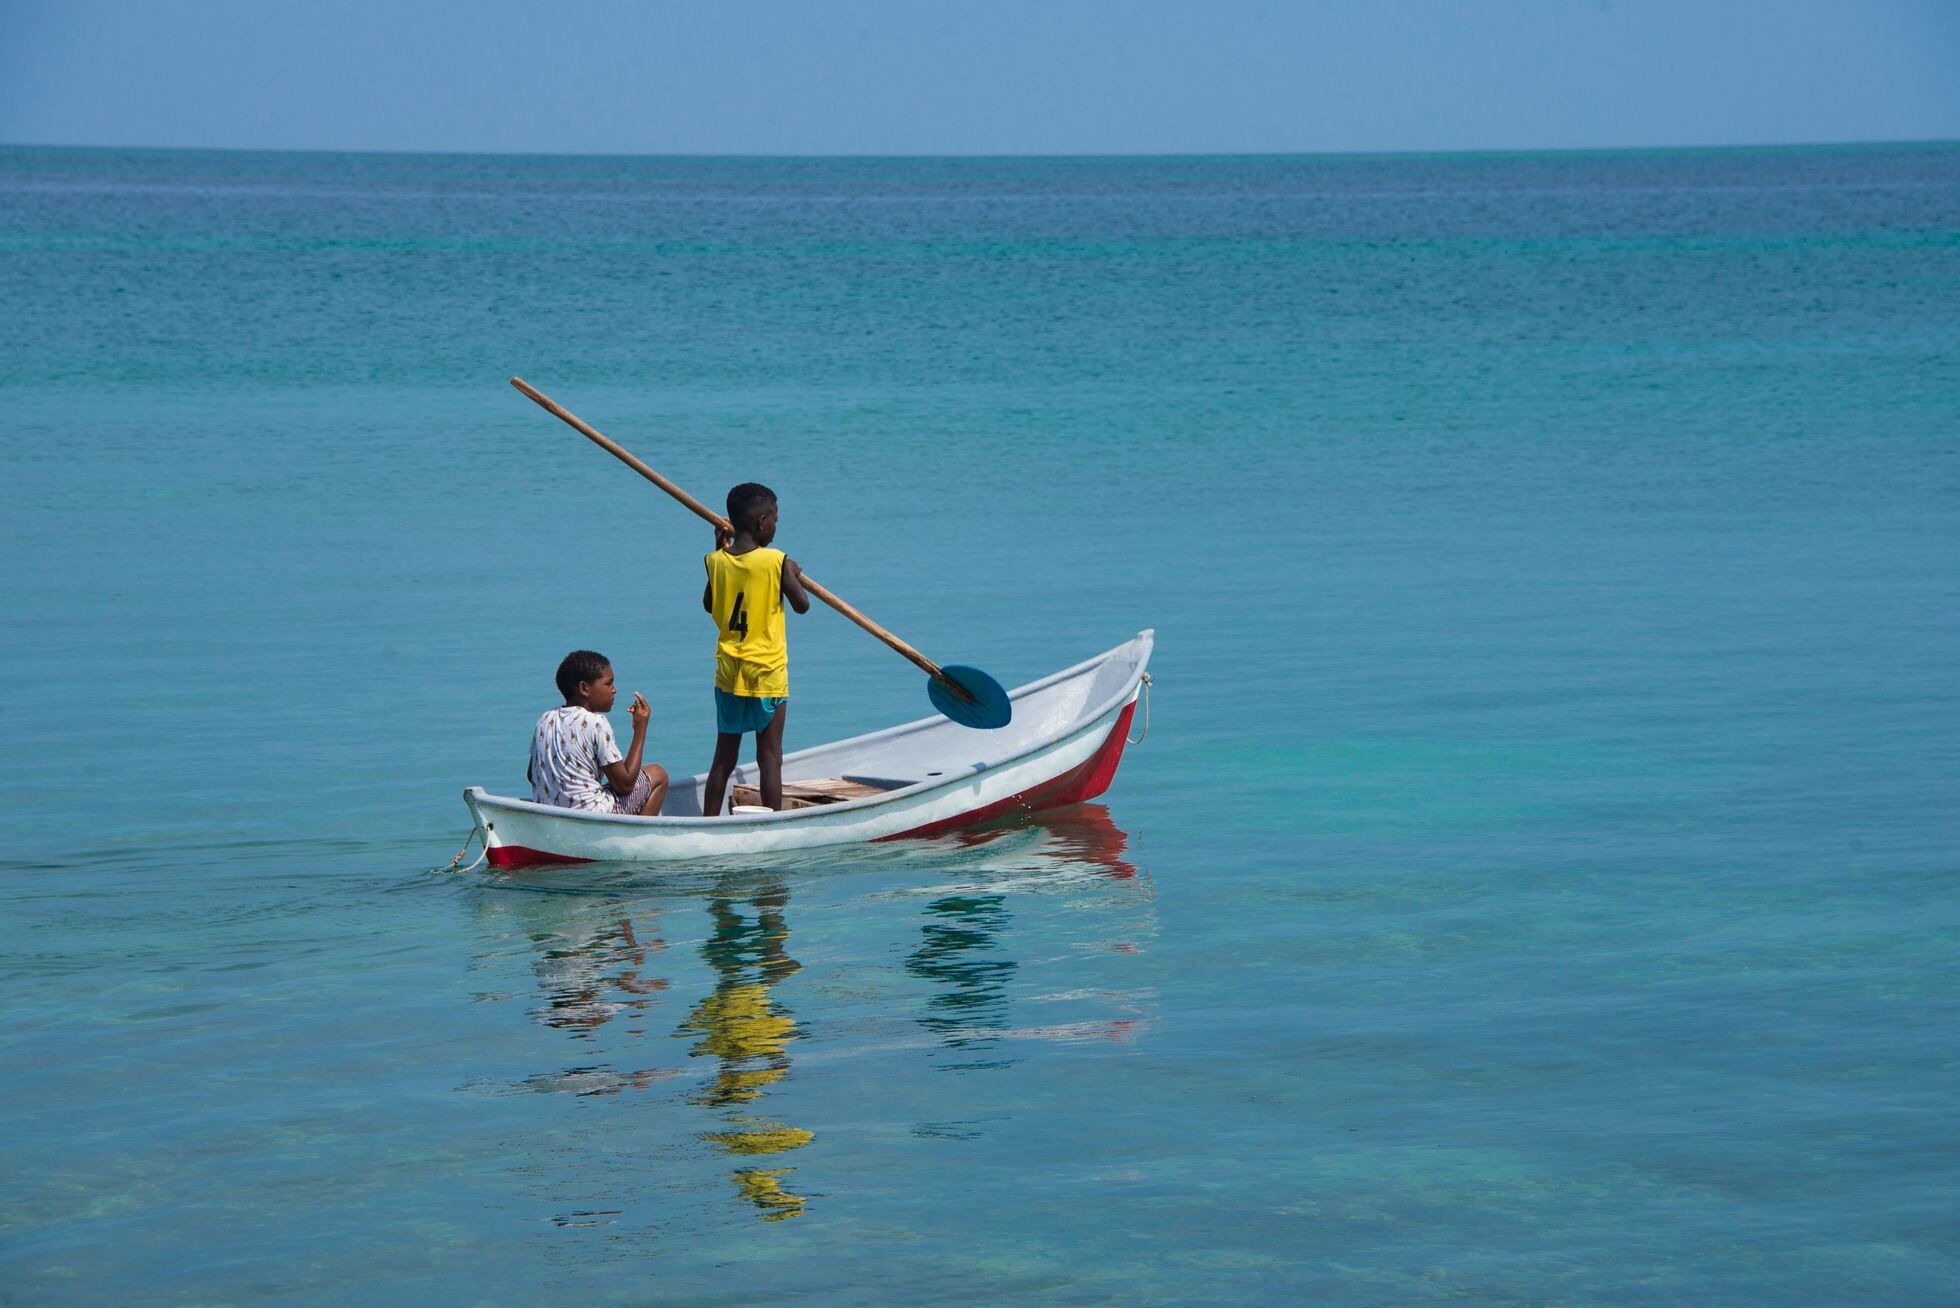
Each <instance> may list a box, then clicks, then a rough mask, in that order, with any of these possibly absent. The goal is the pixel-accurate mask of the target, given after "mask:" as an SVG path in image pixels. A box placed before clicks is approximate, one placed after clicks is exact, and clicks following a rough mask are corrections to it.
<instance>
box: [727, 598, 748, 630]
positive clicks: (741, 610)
mask: <svg viewBox="0 0 1960 1308" xmlns="http://www.w3.org/2000/svg"><path fill="white" fill-rule="evenodd" d="M748 598H749V597H748V596H747V595H745V594H742V593H741V592H739V591H738V592H737V593H736V595H735V608H734V611H733V612H731V613H730V614H729V615H728V629H729V630H730V631H732V632H734V633H735V634H736V635H738V636H740V637H741V638H742V639H743V640H747V639H748V638H749V615H748V611H747V609H746V608H745V607H744V606H745V605H746V604H747V603H748Z"/></svg>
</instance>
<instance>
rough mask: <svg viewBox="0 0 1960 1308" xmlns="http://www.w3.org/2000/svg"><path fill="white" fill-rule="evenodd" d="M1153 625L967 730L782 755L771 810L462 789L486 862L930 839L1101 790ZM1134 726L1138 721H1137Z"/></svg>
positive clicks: (687, 786) (939, 728) (1013, 694)
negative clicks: (592, 808)
mask: <svg viewBox="0 0 1960 1308" xmlns="http://www.w3.org/2000/svg"><path fill="white" fill-rule="evenodd" d="M1155 635H1156V633H1155V632H1153V631H1141V632H1138V633H1137V634H1136V636H1135V637H1134V638H1132V639H1130V640H1128V641H1125V642H1124V643H1123V644H1121V645H1118V646H1117V647H1116V648H1114V649H1111V650H1106V651H1105V652H1103V653H1101V654H1098V655H1097V656H1096V657H1094V658H1092V659H1086V660H1084V661H1083V662H1081V663H1078V664H1076V665H1075V666H1074V667H1070V668H1063V669H1062V670H1061V671H1060V672H1057V673H1054V674H1052V675H1050V676H1046V677H1043V678H1041V680H1039V681H1031V682H1029V683H1028V684H1027V685H1025V686H1021V687H1018V688H1017V689H1015V690H1012V691H1009V692H1008V699H1009V702H1010V703H1011V704H1012V706H1013V717H1012V719H1011V720H1010V721H1009V723H1008V725H1007V726H1005V727H1001V728H997V729H993V730H980V729H977V728H974V727H966V726H961V725H960V724H959V723H957V722H953V721H951V720H949V719H947V718H943V717H931V718H921V719H920V720H918V721H916V722H907V723H905V724H904V725H902V726H896V727H888V728H886V729H885V730H883V731H874V732H871V733H869V734H868V735H863V736H853V737H851V738H850V739H849V740H839V741H835V742H832V743H831V744H827V745H817V746H814V747H812V748H810V749H804V750H798V751H797V752H795V753H793V754H786V755H784V756H783V799H784V804H785V807H784V808H783V809H782V810H781V811H774V812H772V811H769V810H767V809H762V810H760V811H755V812H742V811H735V812H732V813H729V814H726V815H723V816H718V817H711V816H704V815H703V813H702V810H701V803H702V794H703V791H704V790H705V789H706V780H707V774H706V773H705V772H704V773H699V774H697V775H695V776H693V777H691V778H688V779H687V780H685V781H679V780H677V781H675V782H674V783H673V784H672V785H671V786H669V788H668V793H667V800H666V802H665V803H664V804H663V805H662V806H661V810H660V812H659V814H658V815H657V816H627V815H625V814H618V813H594V812H585V811H582V810H579V809H569V808H555V807H553V806H551V805H548V804H537V803H533V802H532V801H530V800H528V799H515V798H512V797H509V796H505V795H492V794H490V793H488V792H487V791H485V790H484V789H483V788H482V787H481V786H471V787H470V788H469V789H467V790H465V791H464V792H463V802H464V803H466V804H468V805H469V809H470V815H471V817H472V818H474V819H475V823H476V831H477V832H479V833H481V835H482V838H483V845H484V853H485V856H486V857H487V859H488V861H489V862H490V864H491V866H493V867H498V868H516V867H526V866H532V865H536V864H541V863H589V862H609V863H665V862H678V861H684V860H694V859H715V860H720V859H727V858H749V857H753V856H756V855H770V854H780V853H786V852H790V851H795V850H805V849H819V848H822V847H825V846H830V845H851V844H859V843H863V842H868V841H890V840H903V839H907V838H916V837H927V836H941V835H946V834H949V833H951V832H954V831H960V830H963V829H965V828H967V827H972V826H976V825H978V824H980V823H984V822H993V821H997V820H999V819H1003V818H1009V817H1015V816H1019V815H1021V814H1026V813H1035V812H1040V811H1042V810H1045V809H1053V808H1061V807H1064V806H1066V805H1070V804H1079V803H1082V802H1083V801H1085V800H1089V799H1094V798H1095V797H1096V796H1098V795H1100V794H1102V793H1103V792H1104V791H1106V790H1108V789H1109V784H1110V782H1111V781H1112V780H1113V779H1114V778H1115V776H1116V767H1117V765H1118V764H1119V763H1120V762H1122V759H1123V747H1124V745H1125V744H1127V743H1129V732H1130V725H1131V722H1132V720H1133V719H1134V717H1135V714H1136V708H1137V700H1138V697H1139V696H1140V695H1141V694H1143V693H1144V692H1145V690H1146V689H1147V687H1148V685H1149V682H1150V676H1149V673H1148V671H1147V669H1148V666H1149V663H1150V651H1151V646H1152V645H1153V643H1154V641H1155ZM1145 729H1146V730H1148V719H1147V716H1146V723H1145ZM757 783H758V777H757V775H756V768H755V764H753V763H749V764H746V765H744V766H742V767H740V768H737V769H736V771H735V775H734V779H733V781H732V783H731V785H730V787H729V789H730V793H731V795H732V802H733V804H734V805H735V806H736V807H737V809H738V810H739V809H741V808H754V807H755V806H756V805H757V804H758V802H759V795H758V794H757V792H756V786H757Z"/></svg>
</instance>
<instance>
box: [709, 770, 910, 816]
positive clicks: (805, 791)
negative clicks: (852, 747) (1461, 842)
mask: <svg viewBox="0 0 1960 1308" xmlns="http://www.w3.org/2000/svg"><path fill="white" fill-rule="evenodd" d="M911 784H912V783H911V782H909V781H891V780H887V779H885V778H883V777H818V778H816V779H814V780H810V781H785V782H784V783H783V807H784V808H786V809H787V808H817V807H820V806H822V805H824V804H841V803H843V802H844V801H845V800H847V799H863V798H864V797H865V796H866V795H882V794H883V793H884V792H885V791H887V790H897V789H899V788H900V787H902V786H909V785H911ZM729 802H730V803H732V804H756V805H760V804H761V803H762V788H761V787H760V786H744V785H736V786H733V787H731V788H730V796H729Z"/></svg>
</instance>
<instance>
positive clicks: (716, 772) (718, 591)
mask: <svg viewBox="0 0 1960 1308" xmlns="http://www.w3.org/2000/svg"><path fill="white" fill-rule="evenodd" d="M728 521H729V522H730V523H731V524H732V525H733V526H734V528H735V530H734V532H733V533H732V534H729V533H724V532H722V531H721V530H719V529H717V530H716V531H715V548H714V552H713V553H712V554H709V555H708V556H707V559H706V563H707V566H708V585H707V589H705V590H703V591H702V592H701V607H702V608H704V609H706V610H707V611H708V612H709V614H711V615H712V616H713V617H714V620H715V759H714V763H713V764H712V765H710V767H709V768H708V780H707V785H706V786H705V787H704V789H703V791H702V794H701V811H702V812H703V813H705V814H707V815H709V816H710V817H718V816H720V814H721V811H722V804H723V801H724V799H725V798H726V794H727V790H728V778H729V775H730V774H731V773H733V772H734V771H735V760H736V759H737V758H738V757H739V756H740V754H741V749H742V737H743V736H744V735H746V734H748V733H749V732H751V731H752V732H754V733H755V761H756V768H757V770H758V771H759V772H761V774H762V802H763V803H764V804H766V805H767V806H768V807H770V808H781V807H782V806H783V722H784V720H785V719H786V718H787V717H788V716H789V639H788V635H787V633H786V632H785V630H784V624H783V600H784V599H786V598H787V599H788V600H789V602H790V607H792V608H794V609H795V610H796V611H797V612H798V613H808V612H809V611H810V596H809V593H808V592H807V591H805V590H804V589H803V570H802V569H801V568H799V567H797V566H796V560H795V559H791V558H786V557H785V556H784V554H783V552H782V551H781V550H772V549H770V548H769V542H770V541H772V540H774V539H776V492H774V491H772V490H770V489H769V488H768V487H767V486H762V485H758V484H757V483H755V482H752V481H745V482H743V483H742V484H741V485H740V486H737V487H735V489H733V490H731V491H729V492H728Z"/></svg>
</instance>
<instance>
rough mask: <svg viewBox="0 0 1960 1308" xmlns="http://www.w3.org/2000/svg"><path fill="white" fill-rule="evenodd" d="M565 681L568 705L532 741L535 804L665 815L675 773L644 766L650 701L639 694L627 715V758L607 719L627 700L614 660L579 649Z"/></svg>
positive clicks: (562, 672)
mask: <svg viewBox="0 0 1960 1308" xmlns="http://www.w3.org/2000/svg"><path fill="white" fill-rule="evenodd" d="M557 680H558V693H559V694H561V695H563V696H564V697H565V703H564V705H563V706H562V707H560V708H555V709H550V710H548V711H546V713H545V714H544V716H543V717H540V718H539V719H538V729H537V730H536V731H535V732H533V733H532V735H531V765H530V766H529V767H527V768H525V769H524V775H525V776H526V777H528V778H529V779H530V782H531V798H532V799H533V800H535V801H537V802H538V803H540V804H555V805H557V806H558V807H559V808H577V809H584V810H586V811H587V812H590V813H634V814H644V815H645V816H647V817H652V816H654V815H656V814H658V813H659V812H660V806H661V804H662V803H664V802H665V801H666V799H667V769H665V768H663V767H661V766H660V765H659V764H658V763H649V764H648V765H647V766H646V767H644V768H643V767H641V766H640V755H641V754H642V753H644V752H645V750H646V744H647V719H648V718H649V717H651V716H652V713H653V710H652V709H651V708H649V707H648V706H647V702H646V699H645V698H644V697H642V696H641V695H640V694H639V693H638V692H635V693H634V695H633V703H632V706H631V707H630V708H628V709H627V712H628V713H629V714H631V715H632V718H633V743H632V745H631V746H629V747H628V748H627V751H626V754H625V755H624V757H622V756H621V755H620V752H619V742H618V740H617V739H615V738H614V736H613V729H612V723H610V722H608V721H606V717H605V715H606V714H607V713H610V712H611V711H612V706H613V701H614V700H615V699H616V698H618V696H619V687H618V686H617V685H615V684H614V682H613V670H612V664H611V663H608V662H607V661H606V656H605V655H603V654H595V653H593V652H592V651H591V650H589V649H575V650H573V651H572V652H571V653H569V654H567V655H566V656H565V658H564V661H563V662H561V663H560V664H559V665H558V678H557Z"/></svg>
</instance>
